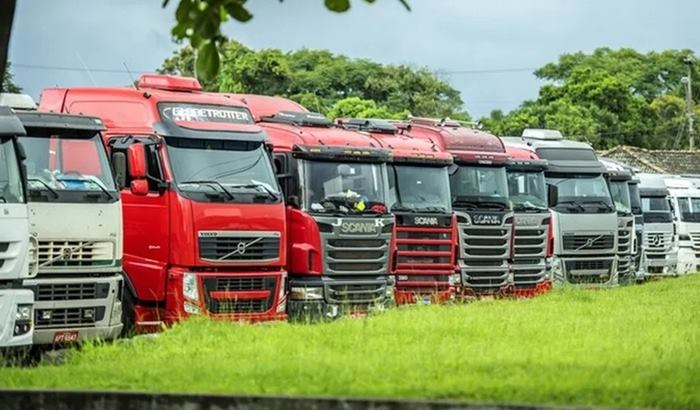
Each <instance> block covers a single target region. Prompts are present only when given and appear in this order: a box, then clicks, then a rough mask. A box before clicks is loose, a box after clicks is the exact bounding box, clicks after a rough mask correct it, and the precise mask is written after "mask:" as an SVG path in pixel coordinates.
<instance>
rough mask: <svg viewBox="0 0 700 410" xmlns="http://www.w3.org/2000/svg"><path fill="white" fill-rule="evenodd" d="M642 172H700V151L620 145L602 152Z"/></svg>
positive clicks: (676, 173)
mask: <svg viewBox="0 0 700 410" xmlns="http://www.w3.org/2000/svg"><path fill="white" fill-rule="evenodd" d="M600 155H601V156H605V157H607V158H610V159H614V160H617V161H620V162H622V163H625V164H627V165H629V166H631V167H633V168H635V169H638V170H639V171H641V172H650V173H657V174H673V175H688V174H693V175H696V174H700V151H685V150H649V149H644V148H638V147H631V146H628V145H620V146H617V147H615V148H612V149H610V150H608V151H603V152H601V153H600Z"/></svg>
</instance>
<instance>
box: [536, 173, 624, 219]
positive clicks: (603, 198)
mask: <svg viewBox="0 0 700 410" xmlns="http://www.w3.org/2000/svg"><path fill="white" fill-rule="evenodd" d="M547 183H549V184H552V185H554V186H556V187H557V194H558V195H557V197H558V199H557V204H556V205H555V208H556V210H557V211H558V212H567V213H608V212H614V211H615V208H614V207H613V203H612V200H611V199H610V190H609V189H608V184H607V183H606V181H605V179H604V178H603V176H602V175H580V174H579V175H570V174H566V175H556V174H555V175H551V176H549V177H548V178H547Z"/></svg>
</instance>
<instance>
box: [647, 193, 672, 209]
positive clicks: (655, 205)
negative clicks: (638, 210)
mask: <svg viewBox="0 0 700 410" xmlns="http://www.w3.org/2000/svg"><path fill="white" fill-rule="evenodd" d="M642 211H643V212H671V207H670V205H669V204H668V200H667V199H666V197H665V196H651V197H643V198H642Z"/></svg>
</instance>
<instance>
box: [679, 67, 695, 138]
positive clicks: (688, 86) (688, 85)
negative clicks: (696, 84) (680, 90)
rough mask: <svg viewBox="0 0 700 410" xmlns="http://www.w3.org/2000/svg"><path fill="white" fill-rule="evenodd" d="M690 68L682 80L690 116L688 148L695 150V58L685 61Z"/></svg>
mask: <svg viewBox="0 0 700 410" xmlns="http://www.w3.org/2000/svg"><path fill="white" fill-rule="evenodd" d="M683 62H684V63H685V65H687V66H688V75H687V76H686V77H684V78H682V79H681V81H682V82H683V83H685V109H686V113H687V116H688V146H689V148H690V150H691V151H692V150H694V149H695V127H694V123H695V111H694V109H693V77H692V74H693V58H692V57H690V56H688V57H686V58H684V59H683Z"/></svg>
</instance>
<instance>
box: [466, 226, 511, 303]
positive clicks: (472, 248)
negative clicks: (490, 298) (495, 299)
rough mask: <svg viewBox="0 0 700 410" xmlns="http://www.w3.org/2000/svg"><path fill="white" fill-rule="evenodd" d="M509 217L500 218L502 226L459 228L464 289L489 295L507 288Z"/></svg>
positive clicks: (509, 238) (509, 254)
mask: <svg viewBox="0 0 700 410" xmlns="http://www.w3.org/2000/svg"><path fill="white" fill-rule="evenodd" d="M511 215H512V214H505V215H502V221H504V222H503V223H502V224H501V225H493V226H486V225H470V224H466V223H460V224H459V225H458V227H459V243H460V249H459V252H460V255H459V264H460V268H461V271H462V282H463V285H464V286H465V287H466V288H469V289H471V290H473V291H475V292H477V293H492V292H495V291H498V290H500V289H501V288H503V287H505V286H507V285H508V276H509V271H510V268H509V265H508V260H509V259H510V257H511V232H512V231H511V230H512V216H511Z"/></svg>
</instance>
